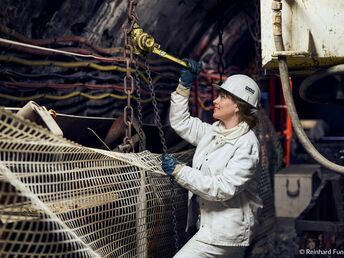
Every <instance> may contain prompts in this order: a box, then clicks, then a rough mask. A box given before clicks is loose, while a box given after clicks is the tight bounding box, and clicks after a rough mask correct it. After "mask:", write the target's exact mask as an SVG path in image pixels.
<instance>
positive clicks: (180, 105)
mask: <svg viewBox="0 0 344 258" xmlns="http://www.w3.org/2000/svg"><path fill="white" fill-rule="evenodd" d="M170 124H171V127H172V128H173V129H174V130H175V132H176V133H177V134H178V135H179V136H180V137H181V138H183V139H184V140H185V141H187V142H189V143H191V144H192V145H194V146H196V145H197V144H198V143H199V141H200V140H201V138H202V137H203V136H204V135H205V134H206V132H207V131H208V130H210V128H211V125H210V124H208V123H204V122H202V121H201V120H200V119H199V118H196V117H192V116H190V112H189V97H188V96H182V95H180V94H178V93H177V92H173V93H172V95H171V108H170Z"/></svg>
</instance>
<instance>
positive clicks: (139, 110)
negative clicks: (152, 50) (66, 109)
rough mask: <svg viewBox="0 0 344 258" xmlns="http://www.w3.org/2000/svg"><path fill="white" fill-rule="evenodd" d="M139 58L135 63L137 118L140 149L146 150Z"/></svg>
mask: <svg viewBox="0 0 344 258" xmlns="http://www.w3.org/2000/svg"><path fill="white" fill-rule="evenodd" d="M137 62H138V60H137V58H136V59H135V62H134V65H135V81H136V95H137V119H138V123H139V131H138V134H139V137H140V138H139V151H144V149H145V148H144V147H145V144H144V142H143V139H144V132H143V130H142V128H143V121H142V120H143V119H142V104H141V83H140V78H139V67H138V65H137Z"/></svg>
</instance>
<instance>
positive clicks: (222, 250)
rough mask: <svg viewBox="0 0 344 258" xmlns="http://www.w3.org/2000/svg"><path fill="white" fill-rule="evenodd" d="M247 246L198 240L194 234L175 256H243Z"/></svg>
mask: <svg viewBox="0 0 344 258" xmlns="http://www.w3.org/2000/svg"><path fill="white" fill-rule="evenodd" d="M245 250H246V247H245V246H219V245H211V244H207V243H203V242H200V241H198V240H196V237H195V236H193V237H192V238H191V239H190V240H189V241H188V242H187V243H186V244H185V245H184V246H183V248H182V249H180V250H179V252H178V253H176V255H175V256H174V257H173V258H210V257H211V258H213V257H216V258H220V257H223V258H243V257H244V255H245Z"/></svg>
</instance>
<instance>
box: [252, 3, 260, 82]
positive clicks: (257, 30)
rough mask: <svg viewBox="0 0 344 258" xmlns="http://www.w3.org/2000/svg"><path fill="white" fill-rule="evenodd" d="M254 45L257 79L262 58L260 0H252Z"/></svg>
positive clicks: (257, 78)
mask: <svg viewBox="0 0 344 258" xmlns="http://www.w3.org/2000/svg"><path fill="white" fill-rule="evenodd" d="M253 5H254V34H255V38H254V39H253V40H254V47H255V52H256V55H255V64H256V72H255V73H256V74H255V77H256V78H255V79H256V80H257V81H258V80H259V79H260V76H261V75H262V68H261V64H262V60H261V52H260V51H261V40H260V0H254V1H253Z"/></svg>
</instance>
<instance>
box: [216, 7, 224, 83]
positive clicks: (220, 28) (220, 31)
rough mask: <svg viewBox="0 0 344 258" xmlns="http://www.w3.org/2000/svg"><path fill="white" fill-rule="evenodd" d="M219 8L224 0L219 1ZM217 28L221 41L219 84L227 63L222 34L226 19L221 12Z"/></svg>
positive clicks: (219, 43) (219, 48) (219, 47)
mask: <svg viewBox="0 0 344 258" xmlns="http://www.w3.org/2000/svg"><path fill="white" fill-rule="evenodd" d="M217 5H218V8H219V9H221V5H222V0H218V1H217ZM217 30H218V36H219V41H218V44H217V55H218V59H219V60H218V64H217V71H218V73H219V75H220V82H219V84H221V83H222V77H223V75H224V73H225V65H224V62H223V54H224V45H223V42H222V36H223V30H224V21H223V15H222V14H221V15H220V16H219V18H218V20H217Z"/></svg>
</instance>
